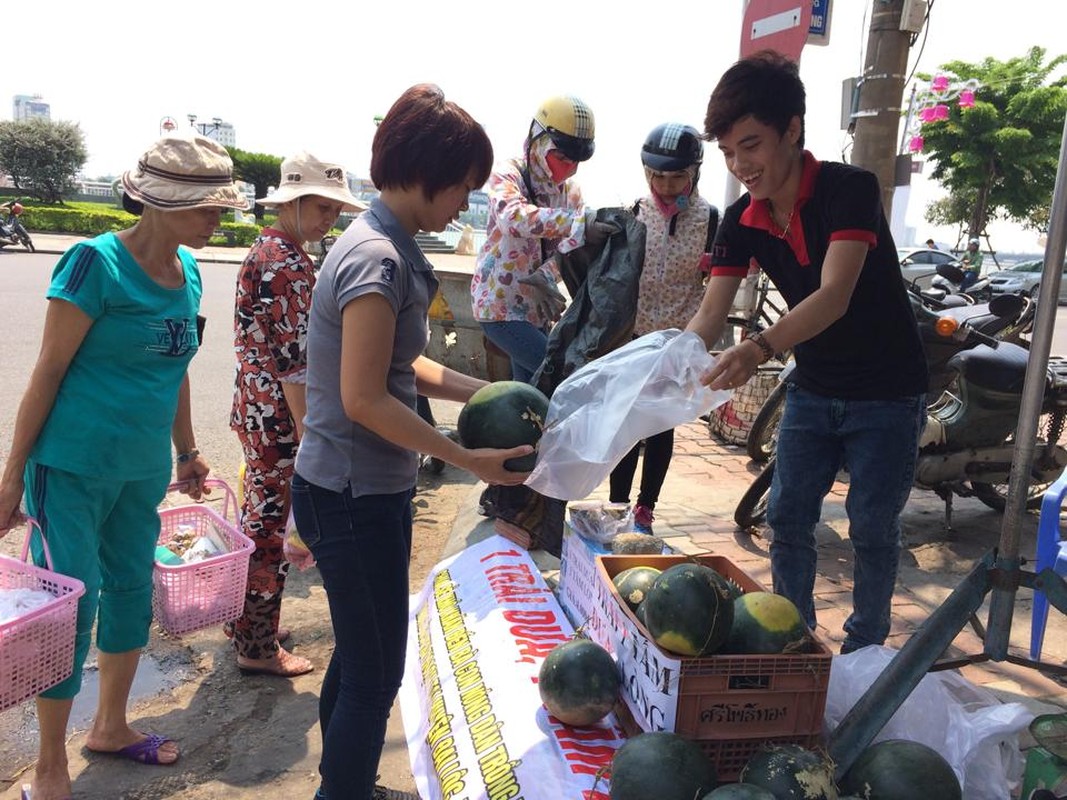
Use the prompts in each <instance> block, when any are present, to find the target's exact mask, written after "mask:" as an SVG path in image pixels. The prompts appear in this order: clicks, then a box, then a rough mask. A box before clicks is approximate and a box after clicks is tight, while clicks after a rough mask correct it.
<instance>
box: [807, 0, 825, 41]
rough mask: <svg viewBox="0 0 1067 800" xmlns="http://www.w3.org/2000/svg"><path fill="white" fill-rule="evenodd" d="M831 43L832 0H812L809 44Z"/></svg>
mask: <svg viewBox="0 0 1067 800" xmlns="http://www.w3.org/2000/svg"><path fill="white" fill-rule="evenodd" d="M829 43H830V0H811V24H810V25H809V26H808V44H829Z"/></svg>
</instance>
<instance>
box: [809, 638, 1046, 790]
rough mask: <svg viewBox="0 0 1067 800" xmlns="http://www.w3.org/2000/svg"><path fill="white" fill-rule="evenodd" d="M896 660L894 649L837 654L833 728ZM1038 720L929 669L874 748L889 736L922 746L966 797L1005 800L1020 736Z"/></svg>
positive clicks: (1018, 768) (830, 698) (830, 713)
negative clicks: (952, 773) (937, 756)
mask: <svg viewBox="0 0 1067 800" xmlns="http://www.w3.org/2000/svg"><path fill="white" fill-rule="evenodd" d="M896 655H897V651H896V650H893V649H892V648H889V647H864V648H862V649H861V650H856V651H854V652H852V653H849V654H847V655H843V656H835V657H834V659H833V662H832V664H831V667H830V685H829V688H828V689H827V693H826V714H825V717H824V719H825V721H826V725H827V727H828V728H829V729H830V730H833V729H834V728H836V727H837V726H838V725H839V724H840V722H841V720H842V719H844V717H845V714H847V713H848V711H849V709H851V708H852V706H854V705H855V704H856V701H858V700H859V699H860V697H862V696H863V694H864V692H866V691H867V689H868V688H870V685H871V684H872V683H874V681H875V679H876V678H877V677H878V676H879V675H880V674H881V673H882V672H883V671H884V670H885V668H886V667H887V666H888V665H889V662H890V661H892V660H893V658H894V657H895V656H896ZM1033 717H1034V714H1033V712H1031V711H1029V710H1027V708H1026V706H1024V705H1023V704H1022V703H1002V702H1000V700H999V699H997V697H996V695H994V694H993V693H991V692H990V691H988V690H987V689H983V688H981V687H980V686H976V685H975V684H973V683H971V682H970V681H968V680H967V679H966V678H964V677H963V676H962V675H960V674H959V673H957V672H948V671H946V672H931V673H928V674H926V675H924V676H923V678H922V680H921V681H919V685H918V686H916V687H915V689H914V690H913V691H912V693H911V694H910V695H908V698H907V699H906V700H905V701H904V702H903V703H902V704H901V706H900V708H898V709H897V711H896V713H895V714H894V715H893V716H892V717H891V718H890V720H889V722H887V723H886V726H885V727H884V728H882V730H881V731H880V732H879V733H878V735H877V736H876V737H875V738H874V741H872V742H871V744H874V742H880V741H883V740H885V739H910V740H911V741H913V742H921V743H922V744H925V745H928V746H929V747H932V748H934V749H935V750H937V752H939V753H940V754H941V755H943V756H944V757H945V760H946V761H948V763H949V764H950V765H951V766H952V769H953V770H954V771H955V773H956V777H957V778H959V779H960V785H961V786H962V787H963V796H964V797H966V798H967V800H1004V798H1006V797H1010V796H1012V791H1013V790H1014V789H1016V788H1018V785H1019V781H1020V779H1021V778H1022V774H1023V757H1022V754H1021V753H1020V752H1019V733H1020V732H1021V731H1023V730H1025V728H1026V726H1027V725H1029V724H1030V720H1031V719H1033Z"/></svg>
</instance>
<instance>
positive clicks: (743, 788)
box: [700, 783, 775, 800]
mask: <svg viewBox="0 0 1067 800" xmlns="http://www.w3.org/2000/svg"><path fill="white" fill-rule="evenodd" d="M700 800H775V799H774V795H773V794H771V793H770V792H768V791H767V790H766V789H764V788H762V787H760V786H753V785H752V784H751V783H728V784H727V785H726V786H720V787H719V788H718V789H716V790H715V791H714V792H710V793H709V794H706V795H704V796H703V797H702V798H700Z"/></svg>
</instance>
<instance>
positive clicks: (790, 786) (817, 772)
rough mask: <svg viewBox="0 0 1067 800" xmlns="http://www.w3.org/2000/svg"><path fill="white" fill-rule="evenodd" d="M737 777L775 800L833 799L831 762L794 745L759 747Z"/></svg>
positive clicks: (913, 799)
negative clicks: (760, 788) (770, 795)
mask: <svg viewBox="0 0 1067 800" xmlns="http://www.w3.org/2000/svg"><path fill="white" fill-rule="evenodd" d="M738 777H739V779H740V781H741V782H742V783H751V784H752V785H754V786H760V787H762V788H764V789H766V790H767V791H768V792H770V793H771V794H772V795H774V797H775V798H776V800H837V788H836V787H835V786H834V765H833V762H831V761H830V760H829V759H828V758H825V757H823V756H821V755H819V754H818V753H813V752H812V751H811V750H806V749H804V748H803V747H801V746H800V745H796V744H779V745H775V744H772V745H767V746H766V747H763V748H761V749H760V750H758V751H757V752H756V753H755V755H753V756H752V758H750V759H749V760H748V763H747V764H745V766H744V768H743V769H742V770H741V774H740V775H739V776H738ZM912 800H919V798H918V797H915V798H912ZM930 800H933V798H932V797H931V798H930Z"/></svg>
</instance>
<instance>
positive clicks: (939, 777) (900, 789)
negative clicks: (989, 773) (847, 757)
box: [841, 739, 963, 800]
mask: <svg viewBox="0 0 1067 800" xmlns="http://www.w3.org/2000/svg"><path fill="white" fill-rule="evenodd" d="M841 791H843V792H847V793H849V794H855V795H859V796H860V797H866V798H869V799H870V800H905V798H907V800H916V798H925V797H929V798H937V800H962V798H963V789H962V788H961V787H960V782H959V779H958V778H957V777H956V773H955V772H953V771H952V767H951V766H950V765H949V763H948V762H947V761H946V760H945V759H944V757H943V756H942V755H941V754H940V753H939V752H937V751H936V750H934V749H933V748H932V747H927V746H926V745H925V744H921V743H920V742H910V741H908V740H906V739H887V740H885V741H883V742H878V743H877V744H873V745H871V746H870V747H868V748H867V749H866V750H864V751H863V752H862V753H860V757H859V758H857V759H856V763H855V764H853V765H852V767H851V769H849V771H848V772H847V773H845V777H844V778H843V779H842V780H841Z"/></svg>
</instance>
